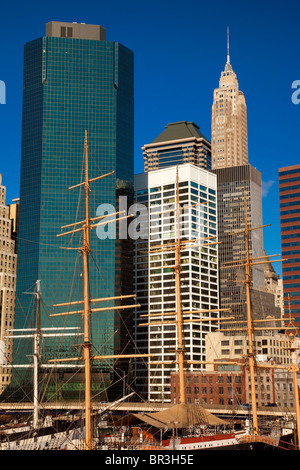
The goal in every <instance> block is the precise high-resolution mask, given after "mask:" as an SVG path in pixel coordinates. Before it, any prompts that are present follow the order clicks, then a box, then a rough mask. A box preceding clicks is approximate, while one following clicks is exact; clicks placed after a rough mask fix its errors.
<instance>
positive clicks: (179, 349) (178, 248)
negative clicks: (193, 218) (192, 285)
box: [175, 166, 185, 404]
mask: <svg viewBox="0 0 300 470" xmlns="http://www.w3.org/2000/svg"><path fill="white" fill-rule="evenodd" d="M176 206H177V207H176V218H177V244H176V248H175V276H176V311H177V335H178V346H177V353H178V368H179V384H180V402H181V404H184V403H185V385H184V350H183V322H182V307H181V287H180V284H181V281H180V271H181V261H180V256H181V255H180V251H181V244H180V205H179V177H178V166H177V168H176Z"/></svg>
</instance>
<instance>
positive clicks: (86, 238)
mask: <svg viewBox="0 0 300 470" xmlns="http://www.w3.org/2000/svg"><path fill="white" fill-rule="evenodd" d="M84 154H85V180H84V193H85V210H86V214H85V224H84V225H83V245H82V256H83V275H84V281H83V282H84V342H83V345H82V346H83V354H84V364H85V434H86V436H85V445H86V450H91V448H92V423H91V342H90V326H89V316H90V310H91V307H90V292H89V253H90V234H89V231H90V216H89V191H90V186H89V175H88V144H87V131H85V137H84Z"/></svg>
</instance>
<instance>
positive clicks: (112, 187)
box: [15, 24, 134, 363]
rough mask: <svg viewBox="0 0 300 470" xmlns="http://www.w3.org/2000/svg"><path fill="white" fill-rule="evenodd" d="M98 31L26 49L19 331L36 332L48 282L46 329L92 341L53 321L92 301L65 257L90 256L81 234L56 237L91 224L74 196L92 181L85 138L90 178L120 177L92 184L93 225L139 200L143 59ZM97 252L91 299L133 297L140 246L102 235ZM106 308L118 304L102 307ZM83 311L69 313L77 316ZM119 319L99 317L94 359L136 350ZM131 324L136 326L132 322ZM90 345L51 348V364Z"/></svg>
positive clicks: (76, 263)
mask: <svg viewBox="0 0 300 470" xmlns="http://www.w3.org/2000/svg"><path fill="white" fill-rule="evenodd" d="M70 27H72V24H70ZM89 27H90V26H89V25H85V26H84V28H85V29H84V30H83V34H81V35H79V37H76V38H74V37H54V36H52V37H51V36H49V35H48V36H47V35H46V36H45V37H42V38H39V39H36V40H33V41H31V42H29V43H27V44H26V45H25V51H24V91H23V121H22V125H23V127H22V163H21V188H20V200H21V203H20V231H19V263H18V276H17V278H18V284H17V297H18V305H19V306H17V310H16V327H17V328H18V327H19V328H20V327H22V328H23V327H24V326H32V324H33V323H32V322H33V315H32V313H33V309H32V306H33V297H32V295H25V294H24V293H27V292H32V291H33V289H34V286H35V283H36V281H37V280H38V279H39V280H40V282H41V294H42V320H41V323H42V325H41V326H42V327H48V326H57V325H59V326H63V325H66V326H70V325H73V326H78V327H79V328H80V331H82V316H81V315H70V316H68V317H66V316H58V317H50V316H49V315H50V314H52V313H58V312H61V311H62V310H61V309H58V308H56V309H54V308H53V304H58V303H63V302H68V301H76V300H81V299H82V298H83V283H82V279H83V276H82V264H81V257H80V253H78V252H77V251H76V250H73V249H72V250H66V249H62V247H65V248H76V247H78V246H81V244H82V239H81V233H79V234H78V233H74V234H73V235H70V236H69V237H60V238H58V237H57V236H56V235H57V234H59V233H60V232H61V226H63V225H67V224H72V223H74V222H76V221H80V220H83V218H84V213H85V204H84V197H83V196H84V193H83V188H82V186H80V187H79V188H74V189H72V190H68V188H69V187H70V186H73V185H76V184H78V183H80V182H81V181H82V180H83V176H84V172H83V170H84V166H83V165H84V160H83V157H84V133H85V130H87V137H88V146H89V178H95V177H96V176H99V175H101V174H105V173H108V172H111V171H113V170H115V171H116V173H115V174H114V175H112V176H109V177H107V178H104V179H101V180H99V181H95V182H93V183H91V187H92V191H91V193H90V217H96V215H97V208H98V206H99V205H100V204H103V203H106V204H111V206H112V210H114V208H115V207H116V206H117V201H116V199H117V197H118V196H119V195H120V194H121V195H123V196H128V197H129V198H131V197H132V196H131V195H132V191H133V112H134V111H133V53H132V52H131V51H130V50H129V49H127V48H125V47H124V46H122V45H120V44H118V43H116V42H112V41H106V40H100V39H98V40H95V39H88V38H89V35H88V34H86V35H85V32H88V28H89ZM82 28H83V26H82ZM90 243H91V249H92V252H91V256H90V282H91V287H90V291H91V298H92V299H93V298H94V299H95V298H99V297H109V296H116V295H121V294H126V293H132V290H133V288H132V282H131V279H132V273H131V268H130V262H129V261H128V253H127V251H128V250H130V242H128V241H124V242H123V241H116V240H114V239H104V240H100V239H99V238H98V237H97V234H96V230H92V231H91V235H90ZM124 250H125V252H124ZM126 250H127V251H126ZM126 253H127V258H126ZM124 258H126V268H125V269H126V271H124V269H123V268H124V266H122V259H124ZM106 305H107V306H112V305H113V303H112V302H110V303H106V304H105V303H104V304H101V307H102V306H106ZM97 307H100V305H99V304H98V305H97ZM77 309H78V307H77V306H75V309H74V306H71V307H69V310H70V311H74V310H77ZM124 312H125V313H122V312H121V315H124V316H125V317H126V318H127V317H128V316H129V315H130V314H129V313H128V312H129V311H128V310H127V311H126V310H125V311H124ZM119 313H120V312H116V314H115V313H114V311H113V310H111V311H107V312H101V313H99V314H98V313H94V314H92V315H91V330H92V343H93V348H94V349H93V351H92V352H93V353H94V354H95V353H96V354H114V353H116V352H118V351H119V350H120V348H122V347H123V342H124V343H126V342H127V340H128V337H129V336H128V332H127V331H125V330H124V331H123V328H124V326H123V322H122V320H121V319H120V316H119ZM127 323H128V325H130V321H129V319H127ZM115 330H117V332H116V333H114V331H115ZM122 331H123V334H121V332H122ZM120 338H122V340H121V339H120ZM50 341H51V343H50ZM81 341H82V337H81V338H77V339H76V340H74V339H73V340H71V339H69V340H68V339H64V340H61V339H60V340H59V341H58V340H57V339H56V340H45V343H44V344H43V346H44V350H43V352H44V357H43V361H47V360H48V359H50V358H55V357H56V356H59V357H62V356H65V357H74V355H75V356H76V355H79V354H78V348H77V349H76V348H74V347H72V348H71V349H70V347H69V346H70V345H71V342H72V343H74V342H75V343H76V344H80V342H81ZM19 343H20V341H19V342H18V344H15V360H17V361H18V362H24V361H25V363H26V361H27V362H28V359H27V357H26V355H25V354H26V353H27V348H26V347H25V346H24V342H23V343H22V345H20V344H19ZM26 346H27V344H26ZM29 346H30V341H28V347H29ZM21 347H22V348H23V349H22V351H21Z"/></svg>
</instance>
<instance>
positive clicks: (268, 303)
mask: <svg viewBox="0 0 300 470" xmlns="http://www.w3.org/2000/svg"><path fill="white" fill-rule="evenodd" d="M213 173H215V174H216V175H217V182H218V184H217V194H218V238H219V242H221V244H220V245H219V248H218V250H219V267H220V271H219V278H220V286H219V289H220V308H231V309H232V314H233V315H234V316H235V318H236V320H245V318H246V304H245V301H246V292H245V285H244V283H243V281H244V280H245V267H244V262H243V261H242V260H245V258H246V245H245V235H244V232H243V230H244V229H245V208H244V194H246V201H247V219H248V220H247V221H248V226H249V227H251V228H252V229H253V228H255V227H261V226H262V198H261V175H260V172H259V171H258V170H256V169H255V168H253V167H252V166H251V165H243V166H237V167H232V168H223V169H216V170H213ZM249 248H250V257H251V258H252V257H253V258H255V257H261V256H265V251H264V247H263V231H262V229H261V228H260V229H258V230H251V231H250V240H249ZM259 261H265V258H262V259H261V260H259ZM225 263H227V266H233V265H236V264H237V263H241V266H240V267H228V268H226V269H225ZM251 277H252V285H251V288H252V292H251V300H252V306H253V314H254V315H255V318H264V317H266V316H267V315H272V316H276V317H280V309H278V308H275V299H274V295H273V294H272V293H268V292H266V289H265V274H264V264H258V265H253V266H252V268H251ZM227 315H228V314H227Z"/></svg>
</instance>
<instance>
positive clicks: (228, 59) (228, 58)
mask: <svg viewBox="0 0 300 470" xmlns="http://www.w3.org/2000/svg"><path fill="white" fill-rule="evenodd" d="M229 62H230V57H229V26H227V63H229Z"/></svg>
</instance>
